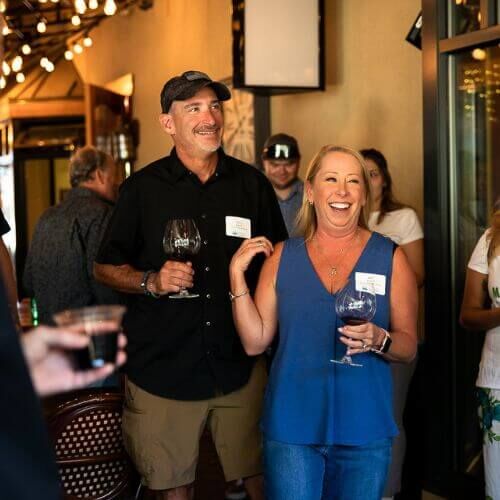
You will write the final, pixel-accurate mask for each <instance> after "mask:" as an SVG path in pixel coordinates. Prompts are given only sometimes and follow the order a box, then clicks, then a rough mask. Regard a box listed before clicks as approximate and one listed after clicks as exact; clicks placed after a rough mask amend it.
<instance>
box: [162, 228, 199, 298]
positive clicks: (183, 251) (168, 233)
mask: <svg viewBox="0 0 500 500" xmlns="http://www.w3.org/2000/svg"><path fill="white" fill-rule="evenodd" d="M200 246H201V238H200V232H199V231H198V228H197V227H196V223H195V222H194V220H193V219H170V220H169V221H167V224H166V226H165V234H164V236H163V249H164V250H165V253H166V254H167V255H168V258H169V259H170V260H176V261H178V262H187V261H188V260H190V259H191V258H192V257H193V256H195V255H196V254H197V253H198V252H199V251H200ZM168 297H169V298H170V299H194V298H196V297H199V295H198V294H197V293H191V292H188V291H187V290H186V289H185V288H183V287H181V290H180V292H179V293H175V294H173V295H169V296H168Z"/></svg>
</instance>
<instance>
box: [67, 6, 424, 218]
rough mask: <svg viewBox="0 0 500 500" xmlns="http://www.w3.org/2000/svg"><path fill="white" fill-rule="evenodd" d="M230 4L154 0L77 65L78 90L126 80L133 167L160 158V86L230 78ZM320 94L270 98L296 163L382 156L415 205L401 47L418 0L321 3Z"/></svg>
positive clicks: (407, 70) (115, 24) (276, 127)
mask: <svg viewBox="0 0 500 500" xmlns="http://www.w3.org/2000/svg"><path fill="white" fill-rule="evenodd" d="M231 3H232V2H231V0H192V1H189V2H188V1H186V0H155V5H154V8H152V9H150V10H148V11H141V10H135V11H134V13H133V15H130V16H116V17H115V18H112V19H109V20H106V21H105V22H104V23H103V24H102V26H101V27H100V28H98V29H96V30H94V31H93V32H92V36H93V38H94V46H93V47H92V48H91V49H90V50H88V51H86V53H84V54H83V55H82V56H79V57H77V63H76V64H77V67H78V70H79V71H80V73H81V75H82V78H83V79H84V81H86V82H87V83H94V84H97V85H104V84H106V83H107V82H109V81H111V80H114V79H115V78H117V77H119V76H121V75H123V74H125V73H129V72H132V73H133V74H134V76H135V85H136V87H135V88H136V92H135V95H134V108H135V113H134V114H135V116H136V118H138V119H139V122H140V127H141V133H140V136H141V145H140V147H139V158H138V166H143V165H144V164H146V163H148V162H149V161H152V160H154V159H156V158H158V157H159V156H161V155H163V154H165V153H166V152H167V151H168V149H169V148H170V144H171V143H170V140H169V139H168V137H167V136H166V135H165V134H164V133H163V132H162V131H161V129H160V127H159V125H158V124H157V119H156V117H157V115H158V113H159V92H160V90H161V87H162V85H163V83H164V82H165V80H166V79H168V78H170V77H171V76H173V75H175V74H178V73H180V72H182V71H184V70H186V69H193V68H198V69H201V70H204V71H206V72H207V73H209V74H210V75H211V76H212V77H213V78H224V77H226V76H229V75H230V74H231V72H232V62H231V18H230V15H231ZM325 5H326V61H327V63H326V69H327V73H326V74H327V82H328V87H327V91H326V92H314V93H308V94H296V95H292V96H282V97H273V98H272V131H273V132H288V133H290V134H292V135H295V136H296V137H297V138H298V139H299V141H300V145H301V149H302V153H303V158H304V164H305V163H307V161H308V160H309V159H310V158H311V156H312V155H313V154H314V153H315V152H316V151H317V150H318V149H319V148H320V147H321V146H322V145H324V144H326V143H332V142H333V143H341V144H347V145H351V146H353V147H356V148H359V147H368V146H373V147H376V148H379V149H380V150H382V151H383V152H384V153H385V154H386V155H387V158H388V160H389V167H390V168H391V170H392V172H393V174H394V181H395V186H396V194H397V195H398V196H399V197H400V198H401V200H402V201H404V202H407V203H410V204H412V205H414V206H415V207H416V208H417V209H418V210H419V211H421V207H422V97H421V94H422V85H421V81H422V76H421V53H420V52H419V51H418V50H417V49H415V48H414V47H412V46H411V45H410V44H408V43H407V42H405V41H404V38H405V36H406V34H407V32H408V31H409V28H410V26H411V24H412V22H413V21H414V19H415V17H416V15H417V13H418V11H419V10H420V1H419V0H398V1H394V0H378V1H374V0H326V1H325Z"/></svg>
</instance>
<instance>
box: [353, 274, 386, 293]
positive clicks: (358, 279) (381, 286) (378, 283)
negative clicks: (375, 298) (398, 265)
mask: <svg viewBox="0 0 500 500" xmlns="http://www.w3.org/2000/svg"><path fill="white" fill-rule="evenodd" d="M354 279H355V286H356V291H358V292H372V293H376V294H377V295H385V287H386V281H387V280H386V277H385V276H384V275H383V274H372V273H356V274H355V277H354Z"/></svg>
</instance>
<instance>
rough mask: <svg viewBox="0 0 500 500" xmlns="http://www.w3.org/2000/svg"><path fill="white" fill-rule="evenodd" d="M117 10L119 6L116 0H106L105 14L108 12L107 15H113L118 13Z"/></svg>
mask: <svg viewBox="0 0 500 500" xmlns="http://www.w3.org/2000/svg"><path fill="white" fill-rule="evenodd" d="M116 10H117V7H116V3H115V0H106V1H105V2H104V14H106V15H107V16H112V15H114V14H116Z"/></svg>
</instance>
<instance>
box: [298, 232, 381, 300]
mask: <svg viewBox="0 0 500 500" xmlns="http://www.w3.org/2000/svg"><path fill="white" fill-rule="evenodd" d="M372 238H373V232H372V233H370V237H369V238H368V240H367V241H366V244H365V246H364V248H363V250H362V251H361V253H360V254H359V257H358V258H357V260H356V262H355V263H354V266H353V267H352V269H351V271H350V273H349V274H348V275H347V281H349V280H350V279H351V276H352V273H353V272H355V270H356V268H357V267H358V264H359V263H360V262H361V259H362V258H363V256H364V254H365V252H366V250H367V249H368V246H369V245H370V244H371V241H372ZM303 246H304V252H305V254H306V258H307V261H308V263H309V267H310V270H311V271H312V273H313V274H314V276H315V278H316V281H317V282H318V283H319V285H320V287H321V289H322V290H323V291H324V292H325V293H326V294H327V295H328V296H329V297H335V296H336V295H337V293H338V292H339V291H340V290H342V288H343V287H341V288H339V289H337V290H336V291H335V292H334V293H333V292H330V291H329V290H328V288H327V287H326V286H325V284H324V283H323V281H322V280H321V277H320V275H319V274H318V272H317V271H316V268H315V267H314V263H313V261H312V259H311V256H310V255H309V251H308V249H307V242H306V241H305V240H304V245H303Z"/></svg>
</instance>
